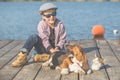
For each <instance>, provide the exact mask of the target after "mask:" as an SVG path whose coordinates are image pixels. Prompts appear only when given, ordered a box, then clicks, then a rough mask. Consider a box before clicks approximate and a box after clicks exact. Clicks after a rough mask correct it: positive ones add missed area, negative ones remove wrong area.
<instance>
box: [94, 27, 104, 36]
mask: <svg viewBox="0 0 120 80" xmlns="http://www.w3.org/2000/svg"><path fill="white" fill-rule="evenodd" d="M104 33H105V29H104V27H103V26H102V25H95V26H93V28H92V34H93V35H104Z"/></svg>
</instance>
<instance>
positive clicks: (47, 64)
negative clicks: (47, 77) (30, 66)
mask: <svg viewBox="0 0 120 80" xmlns="http://www.w3.org/2000/svg"><path fill="white" fill-rule="evenodd" d="M49 65H50V63H49V62H44V63H42V66H43V67H47V66H49Z"/></svg>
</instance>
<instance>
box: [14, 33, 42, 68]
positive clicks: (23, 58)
mask: <svg viewBox="0 0 120 80" xmlns="http://www.w3.org/2000/svg"><path fill="white" fill-rule="evenodd" d="M33 47H35V49H36V51H37V52H38V53H41V51H44V50H43V49H44V47H43V45H42V41H41V39H40V37H39V36H38V35H32V36H30V37H29V38H28V39H27V41H26V43H25V44H24V46H23V48H22V49H21V50H20V52H19V54H18V58H17V59H16V60H15V61H14V62H13V63H12V66H13V67H19V66H22V65H25V64H26V63H27V55H28V54H29V52H30V51H31V49H32V48H33Z"/></svg>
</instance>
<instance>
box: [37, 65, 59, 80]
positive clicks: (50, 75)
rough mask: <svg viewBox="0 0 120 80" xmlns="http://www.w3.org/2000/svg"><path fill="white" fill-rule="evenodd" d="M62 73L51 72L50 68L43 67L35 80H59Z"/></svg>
mask: <svg viewBox="0 0 120 80" xmlns="http://www.w3.org/2000/svg"><path fill="white" fill-rule="evenodd" d="M59 79H60V72H59V71H58V70H51V69H50V68H49V67H42V68H41V70H40V71H39V73H38V75H37V76H36V78H35V80H59Z"/></svg>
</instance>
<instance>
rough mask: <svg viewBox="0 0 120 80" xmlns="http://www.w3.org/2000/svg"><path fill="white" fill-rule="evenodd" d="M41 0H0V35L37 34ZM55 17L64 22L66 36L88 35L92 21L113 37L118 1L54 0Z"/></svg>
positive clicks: (118, 18) (119, 15)
mask: <svg viewBox="0 0 120 80" xmlns="http://www.w3.org/2000/svg"><path fill="white" fill-rule="evenodd" d="M41 4H42V2H0V39H15V40H18V39H21V40H24V39H27V38H28V37H29V36H30V35H32V34H37V24H38V22H39V21H40V20H41V17H40V15H39V13H38V9H39V6H40V5H41ZM54 4H56V5H57V6H58V7H59V9H58V11H57V13H58V14H57V17H58V18H59V19H60V20H61V21H62V22H63V23H64V25H65V28H66V31H67V39H69V40H71V39H76V40H79V39H91V38H92V34H91V29H92V27H93V26H94V25H96V24H101V25H103V26H104V27H105V38H106V39H117V38H118V36H120V32H119V33H118V34H117V35H114V34H113V30H114V29H118V30H120V3H119V2H54Z"/></svg>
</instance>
